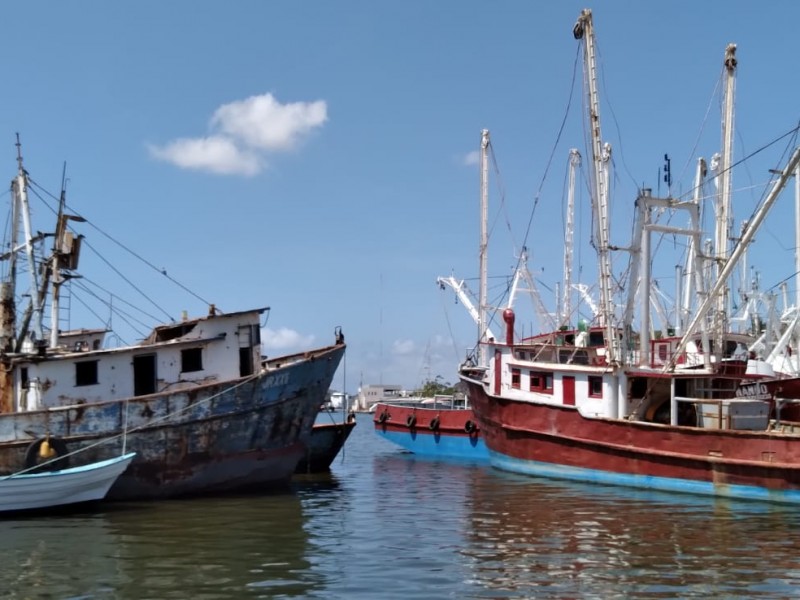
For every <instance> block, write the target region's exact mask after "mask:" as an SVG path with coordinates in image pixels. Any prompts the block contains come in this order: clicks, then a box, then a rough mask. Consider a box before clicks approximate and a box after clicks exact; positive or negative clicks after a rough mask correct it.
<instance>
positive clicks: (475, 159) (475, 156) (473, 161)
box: [464, 150, 481, 167]
mask: <svg viewBox="0 0 800 600" xmlns="http://www.w3.org/2000/svg"><path fill="white" fill-rule="evenodd" d="M480 159H481V155H480V153H479V152H478V151H477V150H473V151H472V152H470V153H469V154H467V155H466V156H465V157H464V165H466V166H468V167H471V166H473V165H477V164H478V163H480Z"/></svg>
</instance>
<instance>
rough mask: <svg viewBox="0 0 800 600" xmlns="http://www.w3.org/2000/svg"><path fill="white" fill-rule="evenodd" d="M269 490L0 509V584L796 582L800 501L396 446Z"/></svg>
mask: <svg viewBox="0 0 800 600" xmlns="http://www.w3.org/2000/svg"><path fill="white" fill-rule="evenodd" d="M333 469H334V470H333V473H332V474H330V475H325V476H307V477H304V478H302V479H300V480H299V481H298V482H297V483H296V484H295V485H294V486H293V489H292V490H291V491H288V492H285V493H280V494H272V495H261V496H246V497H229V498H221V499H202V500H191V501H188V500H187V501H169V502H157V503H135V504H134V503H125V504H115V505H110V506H107V507H105V508H103V509H101V510H97V511H95V512H86V513H70V514H66V515H59V516H58V517H29V518H24V519H19V518H17V519H6V520H3V521H0V598H25V599H29V598H48V599H49V598H58V599H61V598H71V599H91V598H131V599H147V598H151V599H165V598H193V599H216V598H348V599H350V598H365V599H367V598H369V599H374V598H602V599H608V598H676V597H677V598H790V597H796V596H800V511H797V510H793V509H791V508H782V507H776V506H769V505H762V504H755V503H752V504H751V503H732V502H728V501H724V502H723V501H714V500H711V499H703V498H694V497H691V496H686V497H682V496H677V497H672V496H667V495H657V494H644V493H639V492H635V491H628V490H619V489H614V488H605V487H597V486H584V485H578V484H566V483H555V482H547V481H543V480H536V479H530V478H521V477H516V476H511V475H508V474H503V473H500V472H496V471H493V470H491V469H490V468H489V467H488V466H486V467H482V466H470V465H465V464H458V463H436V462H432V461H425V460H420V459H415V458H414V457H413V456H410V455H405V454H402V453H401V452H400V451H399V450H396V449H395V448H394V447H393V446H390V445H389V444H388V443H387V442H384V441H383V440H381V439H379V438H378V437H377V436H376V435H375V434H374V432H373V431H372V423H371V422H370V420H369V419H368V417H367V415H359V424H358V426H357V427H356V429H355V430H354V432H353V435H352V437H351V439H350V441H349V442H348V445H347V447H346V448H345V453H344V456H343V457H339V459H337V461H336V463H335V464H334V467H333Z"/></svg>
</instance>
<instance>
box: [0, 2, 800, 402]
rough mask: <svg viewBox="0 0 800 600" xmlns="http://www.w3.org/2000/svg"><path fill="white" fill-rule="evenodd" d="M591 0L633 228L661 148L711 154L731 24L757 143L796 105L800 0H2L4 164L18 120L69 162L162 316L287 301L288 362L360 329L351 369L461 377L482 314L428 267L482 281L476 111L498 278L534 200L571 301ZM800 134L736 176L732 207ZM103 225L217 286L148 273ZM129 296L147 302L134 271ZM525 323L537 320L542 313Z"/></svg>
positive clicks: (535, 258)
mask: <svg viewBox="0 0 800 600" xmlns="http://www.w3.org/2000/svg"><path fill="white" fill-rule="evenodd" d="M587 6H590V7H591V8H592V10H593V13H594V23H595V28H596V32H597V39H598V45H599V50H600V70H601V75H602V81H601V89H600V92H601V96H602V100H601V101H602V103H603V104H602V107H601V116H602V126H603V133H604V137H605V138H607V139H608V140H609V141H610V142H611V143H612V145H613V147H614V156H615V184H614V190H613V191H614V208H613V211H614V212H613V219H612V240H613V241H615V242H616V243H619V244H624V243H625V242H627V240H628V236H629V233H630V218H629V214H628V213H629V208H630V205H632V203H633V199H634V198H635V195H636V189H637V186H642V185H643V186H646V187H652V188H653V189H654V191H658V189H659V180H658V177H659V168H660V167H662V166H663V163H664V160H663V157H664V154H665V153H668V154H669V155H670V158H671V160H672V174H673V181H674V184H673V186H674V187H673V191H675V192H680V191H681V190H686V189H688V188H689V187H691V181H692V177H693V174H694V161H695V159H696V157H697V156H705V157H710V156H711V154H713V153H714V152H717V151H718V150H719V146H720V132H719V129H720V128H719V124H720V107H719V102H720V100H719V99H720V94H719V91H718V89H716V88H717V86H718V84H719V81H720V76H721V69H722V58H723V52H724V49H725V46H726V45H727V44H728V43H730V42H734V43H736V44H737V45H738V58H739V71H738V79H737V106H736V142H735V146H736V150H735V152H736V156H737V158H738V157H742V156H744V155H745V154H748V153H750V152H752V151H753V150H755V149H756V148H759V147H761V146H762V145H764V144H767V143H768V142H771V141H772V140H774V139H775V138H777V137H779V136H781V135H782V134H784V133H786V132H787V131H789V130H791V129H792V128H793V127H795V126H796V125H797V123H798V117H799V116H800V115H799V114H798V113H799V112H800V111H798V108H800V103H799V102H798V97H799V96H800V94H798V91H800V85H799V84H798V81H797V77H796V70H797V69H796V57H797V42H796V39H795V38H796V36H794V35H793V34H792V33H791V31H792V24H793V23H797V22H798V20H799V19H798V17H800V4H798V3H795V2H789V1H784V2H768V3H749V2H727V3H724V2H693V1H678V2H661V3H651V2H635V1H630V2H623V1H619V2H602V3H597V4H595V5H594V6H591V5H588V4H586V3H584V2H571V1H564V2H547V3H546V2H529V1H507V2H477V1H459V2H455V1H442V2H422V1H404V2H394V1H387V2H367V1H363V2H355V1H342V2H322V1H319V2H288V1H287V2H256V1H240V2H235V3H222V2H208V1H197V0H192V1H172V2H153V1H139V2H135V3H110V2H100V1H95V2H71V3H66V2H63V3H55V2H38V1H33V2H25V3H15V4H14V5H13V7H11V6H10V7H8V9H7V11H6V14H7V17H8V19H7V24H8V26H7V27H6V29H5V35H4V42H5V48H6V51H5V52H4V53H3V54H2V56H0V61H2V64H3V71H4V72H5V73H6V78H5V93H4V95H3V97H4V101H3V110H2V111H0V149H2V148H3V147H5V153H2V152H0V156H3V155H4V156H5V157H6V161H5V164H6V169H7V170H6V173H7V175H8V178H9V180H10V178H11V177H12V176H13V175H14V174H15V169H16V164H15V156H16V149H15V147H14V135H15V133H16V132H19V133H20V135H21V138H22V143H23V155H24V158H25V164H26V167H27V169H28V170H29V171H30V173H31V176H32V177H33V178H34V180H35V181H36V182H37V183H38V184H40V185H41V186H42V187H43V188H46V189H48V190H50V191H51V192H52V193H54V194H57V193H58V190H59V187H60V183H61V173H62V167H63V165H64V163H65V162H66V168H67V176H68V186H67V190H68V191H67V200H68V204H69V205H70V206H71V207H72V209H73V210H75V211H77V212H79V213H81V214H83V215H85V216H86V217H87V218H89V219H90V221H91V223H92V226H88V225H87V226H83V228H82V229H80V231H81V233H84V234H86V236H87V241H88V242H89V243H90V244H92V245H93V247H96V248H97V251H98V252H99V253H102V254H103V255H104V256H105V257H107V258H108V260H109V261H111V260H113V261H114V264H115V266H116V267H117V269H119V270H120V271H121V272H124V273H126V275H127V274H128V273H130V275H128V276H129V278H130V279H131V280H132V281H138V279H137V278H138V277H139V276H141V277H142V279H144V280H145V281H143V282H142V283H137V286H138V287H137V289H138V290H141V292H142V294H143V295H145V296H147V297H148V298H152V299H153V300H154V301H156V302H157V304H158V306H159V309H157V310H156V309H154V308H150V309H149V310H150V312H151V313H153V314H154V316H158V317H159V318H162V317H163V314H162V313H161V308H163V311H164V313H165V314H169V315H171V316H173V317H175V318H177V317H179V316H180V312H181V311H182V310H186V311H187V312H188V313H189V314H191V315H198V314H203V313H204V312H205V311H206V310H207V308H206V305H205V302H213V303H214V304H216V306H218V307H219V308H220V309H222V310H224V311H234V310H240V309H245V308H249V307H252V306H270V307H271V308H272V310H271V312H270V316H269V320H268V321H267V323H266V329H267V331H266V332H265V333H266V336H265V341H266V343H267V348H268V349H267V352H268V353H269V354H271V355H277V354H282V353H285V352H291V351H295V350H302V349H306V348H309V347H311V346H318V345H325V344H328V343H330V342H332V341H333V334H334V328H335V327H336V326H341V327H342V328H343V330H344V333H345V335H346V339H347V341H348V344H349V348H348V354H347V358H346V362H345V365H344V366H343V368H342V370H340V373H339V374H338V375H337V379H336V386H337V387H338V388H342V387H345V388H347V390H348V391H351V392H354V391H355V389H356V388H357V387H358V385H359V383H361V382H363V383H364V384H369V383H379V382H383V383H397V384H401V385H404V386H406V387H414V386H417V385H419V384H420V383H421V382H422V381H423V380H424V379H427V378H434V377H436V376H441V377H442V379H443V380H444V381H450V382H454V381H455V380H456V376H455V369H456V366H457V363H458V362H459V361H460V360H461V359H462V358H463V356H464V353H465V350H466V348H468V347H470V346H471V345H473V343H474V340H475V327H474V325H473V324H472V322H471V321H470V319H469V318H468V316H467V314H466V311H465V310H464V308H463V306H461V305H460V304H456V303H455V302H454V296H453V294H452V292H449V291H446V292H443V291H441V290H439V289H438V288H437V286H436V285H435V280H436V277H437V276H440V275H443V276H446V275H450V274H455V275H457V276H459V277H464V278H468V279H473V280H474V278H475V277H476V276H477V245H478V199H479V178H478V170H477V167H476V165H475V163H474V160H471V159H470V158H471V156H472V158H474V153H475V151H476V150H477V149H478V146H479V142H480V131H481V129H483V128H487V129H489V130H490V132H491V138H492V147H493V151H494V156H495V159H496V164H497V170H495V169H494V167H493V168H492V170H491V173H490V179H491V180H492V184H491V191H490V204H491V207H492V208H491V209H490V214H491V215H492V222H493V229H492V231H493V237H492V241H491V242H490V248H491V249H490V257H491V258H490V264H491V267H490V275H492V284H491V290H492V294H495V293H499V292H498V290H499V289H501V288H502V287H503V285H504V282H505V280H506V278H507V276H508V275H509V274H510V272H511V268H512V267H513V265H514V252H515V249H516V250H517V251H518V248H519V246H520V245H521V244H522V242H523V238H524V236H525V230H526V226H527V224H528V220H529V218H530V216H531V209H532V206H533V204H534V200H535V199H536V200H537V206H536V210H535V212H534V213H533V215H534V216H533V221H532V233H531V234H530V235H529V236H528V238H527V246H528V248H529V252H530V254H531V257H530V267H531V270H532V271H533V272H534V274H535V276H536V278H537V281H539V282H540V285H541V288H540V291H541V292H542V294H543V297H544V300H545V302H546V304H547V305H548V306H550V307H552V306H553V305H554V301H553V291H552V290H553V289H554V288H555V285H556V282H558V281H560V280H561V279H562V270H563V267H562V262H563V244H562V241H563V222H564V221H563V200H564V177H565V172H566V164H567V156H568V151H569V149H570V148H572V147H576V148H578V149H579V150H580V151H581V153H582V154H583V155H584V170H585V168H586V165H587V164H588V161H587V160H586V156H587V152H586V147H585V142H584V126H583V123H584V121H585V118H584V116H583V111H582V87H581V78H582V70H581V65H580V62H578V71H577V80H576V81H575V84H574V85H573V76H574V74H575V70H574V69H575V65H576V58H580V57H579V55H578V48H579V47H578V43H577V42H576V41H575V40H574V39H573V36H572V27H573V25H574V23H575V20H576V18H577V16H578V14H579V13H580V10H581V9H583V8H585V7H587ZM715 90H716V91H715ZM570 99H571V100H570ZM568 107H569V108H568ZM565 116H566V121H565V123H566V125H565V128H564V131H563V133H562V135H561V137H560V139H559V138H558V132H559V127H560V124H561V122H562V119H565ZM3 139H5V144H3V143H2V140H3ZM784 149H785V143H784V144H783V145H778V146H772V147H770V148H769V149H768V150H767V151H765V152H764V153H762V154H760V155H759V160H760V161H761V162H760V163H757V164H756V165H755V166H753V167H748V169H749V171H745V172H743V174H742V175H739V174H738V173H737V174H735V175H734V188H735V190H736V192H735V199H734V204H735V208H734V210H735V212H736V215H737V221H736V223H737V225H736V226H737V227H738V223H739V220H740V219H741V218H743V217H744V216H746V215H749V214H750V213H751V212H752V209H753V207H754V206H755V203H756V201H757V199H758V198H759V197H760V194H761V189H762V186H763V184H764V182H766V178H767V169H768V168H771V167H775V166H777V165H778V164H779V162H780V157H781V153H782V152H783V151H784ZM551 154H552V156H553V158H552V164H551V165H550V167H549V170H547V176H546V177H545V174H546V168H547V165H548V161H550V157H551ZM662 187H663V185H662ZM660 191H662V192H664V193H665V190H664V189H661V190H660ZM578 196H579V201H580V202H581V203H582V205H586V206H583V207H582V208H581V211H583V212H581V213H580V214H579V215H578V216H577V217H576V220H577V221H576V222H577V225H576V261H577V262H576V267H575V268H576V270H577V269H579V268H581V269H583V270H582V271H581V273H582V274H583V278H584V280H586V281H587V282H588V283H591V282H592V281H591V280H592V278H593V275H592V273H593V269H594V262H593V261H594V257H593V254H592V251H591V248H590V247H589V246H588V244H587V243H586V242H587V239H588V232H589V231H590V217H589V216H588V215H589V213H588V195H587V193H586V192H585V190H584V191H582V192H581V193H579V194H578ZM6 198H7V196H6ZM6 201H7V200H6ZM782 205H783V206H782V207H781V208H780V209H778V210H779V211H783V212H779V214H778V215H777V216H776V217H774V218H773V217H771V218H770V221H769V223H768V224H767V227H766V229H765V233H764V234H762V235H760V236H759V241H761V240H762V239H763V240H764V241H766V242H768V244H767V245H768V246H769V249H768V250H765V252H764V254H763V255H762V257H761V258H759V260H761V262H759V263H758V265H759V268H760V269H763V273H762V279H763V286H762V287H769V286H771V285H773V284H774V283H776V282H778V281H780V280H781V279H783V278H785V277H787V276H789V275H791V274H792V273H793V272H794V268H793V260H794V259H793V245H794V243H793V237H792V236H793V232H792V230H791V229H788V230H786V229H785V226H786V225H787V223H788V224H789V225H791V219H792V218H793V217H792V214H793V212H792V207H791V196H790V195H787V196H786V197H785V198H784V202H783V203H782ZM42 215H45V213H44V211H40V213H39V216H42ZM45 216H46V215H45ZM94 226H96V227H97V228H99V229H100V230H102V231H103V232H106V233H108V234H109V235H110V236H113V238H114V239H116V240H118V241H120V242H121V243H122V244H124V245H125V246H127V247H128V248H130V249H132V250H134V251H135V252H136V254H137V255H139V256H140V257H143V258H145V259H146V260H147V261H149V262H150V263H151V264H152V265H154V266H156V267H158V268H159V269H164V270H166V272H167V273H168V274H169V275H170V277H172V278H174V279H176V280H178V281H179V282H181V283H182V284H183V286H185V287H186V288H188V289H190V290H192V291H193V292H194V293H195V294H196V296H192V295H187V294H186V293H185V292H184V291H183V290H182V289H180V288H179V287H176V286H173V285H171V283H170V282H169V280H167V278H165V277H163V276H155V277H153V274H152V273H150V274H149V275H148V269H146V268H145V269H142V268H141V266H140V263H139V261H137V260H134V259H133V257H132V256H131V255H130V254H126V253H122V252H119V248H118V247H116V246H114V245H111V244H107V241H108V240H107V238H104V237H103V236H99V235H98V233H97V231H96V230H95V229H94ZM42 227H44V225H42ZM104 240H105V241H104ZM669 243H670V244H672V241H670V242H669ZM756 258H757V257H755V256H754V258H753V261H755V260H756ZM578 263H580V265H585V267H579V266H577V265H578ZM620 264H621V263H620ZM616 265H617V263H616V262H615V270H621V269H622V267H618V266H616ZM100 266H103V264H102V261H100V260H99V259H95V258H92V257H91V256H90V255H88V254H87V253H85V255H84V257H83V264H82V268H81V271H82V272H84V273H85V274H86V276H87V278H90V279H92V280H93V281H96V282H97V283H98V284H99V285H102V286H104V287H107V288H116V287H117V283H116V282H114V283H112V282H111V278H112V277H111V275H102V274H100V273H98V274H93V273H90V272H89V271H90V269H94V268H96V267H100ZM98 270H99V269H98ZM147 277H149V278H150V279H149V280H147ZM665 277H666V279H665V283H664V286H665V288H664V291H665V292H666V293H671V292H672V290H671V288H670V287H668V286H672V285H674V284H673V283H669V282H668V279H669V273H667V274H666V275H665ZM673 279H674V278H673ZM791 285H792V286H794V280H792V283H791ZM472 288H473V289H477V286H476V285H475V283H474V281H473V283H472ZM793 289H794V288H793ZM127 296H129V297H131V302H136V301H138V300H137V299H136V297H135V296H136V293H134V292H132V291H131V288H129V289H128V292H127ZM201 299H202V300H201ZM118 305H119V302H118ZM527 306H529V305H527ZM527 306H526V305H525V304H524V302H520V303H519V309H518V312H519V313H522V312H523V311H524V310H525V309H526V308H527ZM74 308H75V310H76V311H77V310H79V308H80V304H79V301H78V299H77V298H76V301H75V304H74ZM98 314H99V316H101V317H107V315H104V314H102V312H100V313H98ZM518 320H519V321H520V322H521V323H522V324H523V326H524V327H527V328H528V332H530V330H531V329H536V326H535V325H534V324H532V321H533V317H531V316H529V315H526V316H523V315H522V314H520V316H519V318H518ZM113 323H114V325H115V327H120V328H121V329H123V328H124V326H125V325H127V324H126V323H124V321H122V320H120V319H119V318H115V321H114V322H113ZM526 323H528V324H529V325H525V324H526ZM71 325H72V326H93V324H90V323H83V322H81V323H78V322H72V323H71ZM120 335H121V337H122V338H123V339H126V341H133V340H134V339H135V337H136V334H135V333H134V332H130V331H129V332H127V333H124V332H122V331H121V332H120Z"/></svg>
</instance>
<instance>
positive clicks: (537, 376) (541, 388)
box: [530, 371, 553, 394]
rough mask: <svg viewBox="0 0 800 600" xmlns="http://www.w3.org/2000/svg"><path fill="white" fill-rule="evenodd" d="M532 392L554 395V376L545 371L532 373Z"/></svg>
mask: <svg viewBox="0 0 800 600" xmlns="http://www.w3.org/2000/svg"><path fill="white" fill-rule="evenodd" d="M530 378H531V382H530V390H531V391H532V392H542V393H545V394H552V393H553V374H552V373H545V372H543V371H531V374H530Z"/></svg>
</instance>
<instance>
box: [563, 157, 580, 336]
mask: <svg viewBox="0 0 800 600" xmlns="http://www.w3.org/2000/svg"><path fill="white" fill-rule="evenodd" d="M580 165H581V154H580V152H578V150H577V149H576V148H572V149H571V150H570V151H569V187H568V188H567V223H566V226H565V227H564V298H563V300H562V304H561V324H562V325H567V324H569V321H570V317H571V315H572V302H571V297H572V246H573V243H574V242H573V240H574V235H575V232H574V227H575V225H574V219H575V215H574V212H575V171H576V170H577V169H578V167H580Z"/></svg>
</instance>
